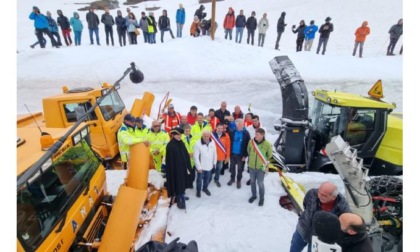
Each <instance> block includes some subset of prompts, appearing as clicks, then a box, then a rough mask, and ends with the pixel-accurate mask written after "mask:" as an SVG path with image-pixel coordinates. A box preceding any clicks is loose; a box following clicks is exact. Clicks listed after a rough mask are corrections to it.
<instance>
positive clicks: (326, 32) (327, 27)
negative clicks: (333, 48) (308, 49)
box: [316, 17, 334, 55]
mask: <svg viewBox="0 0 420 252" xmlns="http://www.w3.org/2000/svg"><path fill="white" fill-rule="evenodd" d="M330 21H331V18H330V17H327V18H326V19H325V24H323V25H321V27H320V28H319V31H318V32H319V33H321V36H319V42H318V48H317V49H316V54H319V50H320V49H321V45H323V47H322V55H324V54H325V50H326V49H327V43H328V39H329V37H330V33H331V32H333V31H334V26H333V24H332V23H330Z"/></svg>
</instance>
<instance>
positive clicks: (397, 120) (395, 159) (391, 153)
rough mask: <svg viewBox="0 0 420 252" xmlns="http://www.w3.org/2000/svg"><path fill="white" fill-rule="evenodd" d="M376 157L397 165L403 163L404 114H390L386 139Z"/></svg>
mask: <svg viewBox="0 0 420 252" xmlns="http://www.w3.org/2000/svg"><path fill="white" fill-rule="evenodd" d="M376 158H379V159H382V160H385V161H387V162H390V163H392V164H395V165H403V123H402V115H401V114H397V115H395V116H394V115H393V114H391V115H389V116H388V126H387V131H386V133H385V136H384V139H383V140H382V142H381V145H380V146H379V149H378V152H377V153H376Z"/></svg>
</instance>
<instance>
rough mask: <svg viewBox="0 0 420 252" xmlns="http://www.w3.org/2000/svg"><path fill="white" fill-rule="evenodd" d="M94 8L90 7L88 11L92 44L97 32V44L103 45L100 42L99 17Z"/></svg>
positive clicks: (87, 17)
mask: <svg viewBox="0 0 420 252" xmlns="http://www.w3.org/2000/svg"><path fill="white" fill-rule="evenodd" d="M94 10H95V9H94V8H93V7H90V8H89V12H88V13H86V22H87V23H88V28H89V37H90V44H91V45H93V33H95V37H96V44H97V45H101V43H99V17H98V15H96V13H95V12H94Z"/></svg>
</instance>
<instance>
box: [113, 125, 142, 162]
mask: <svg viewBox="0 0 420 252" xmlns="http://www.w3.org/2000/svg"><path fill="white" fill-rule="evenodd" d="M117 139H118V147H119V149H120V155H121V160H122V161H123V162H127V161H128V158H129V155H130V145H133V144H136V143H141V142H143V141H144V139H143V138H141V137H137V136H136V135H135V133H134V129H133V128H132V127H130V126H127V125H126V124H124V123H123V124H122V125H121V127H120V129H119V130H118V133H117Z"/></svg>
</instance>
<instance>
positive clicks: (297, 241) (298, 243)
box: [290, 230, 312, 252]
mask: <svg viewBox="0 0 420 252" xmlns="http://www.w3.org/2000/svg"><path fill="white" fill-rule="evenodd" d="M306 245H308V252H311V246H312V244H311V243H309V244H308V243H307V242H306V241H305V240H304V239H303V237H302V236H301V235H300V234H299V232H298V231H297V230H295V232H294V233H293V236H292V244H291V245H290V252H301V251H302V250H303V249H304V248H305V246H306Z"/></svg>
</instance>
